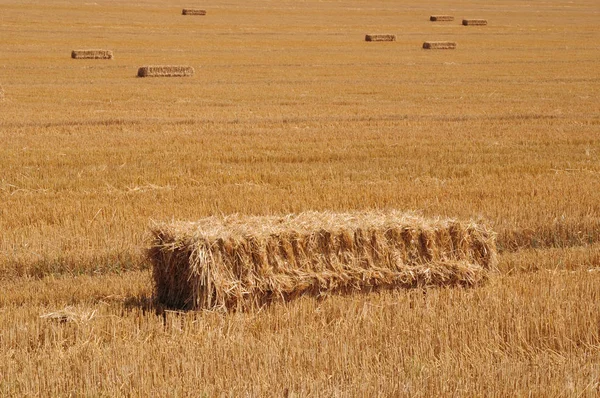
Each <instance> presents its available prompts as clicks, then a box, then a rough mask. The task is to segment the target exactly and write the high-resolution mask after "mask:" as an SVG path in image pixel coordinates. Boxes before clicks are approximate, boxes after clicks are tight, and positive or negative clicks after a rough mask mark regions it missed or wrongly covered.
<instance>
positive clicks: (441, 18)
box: [429, 15, 454, 22]
mask: <svg viewBox="0 0 600 398" xmlns="http://www.w3.org/2000/svg"><path fill="white" fill-rule="evenodd" d="M429 20H430V21H432V22H442V21H454V17H453V16H452V15H432V16H430V17H429Z"/></svg>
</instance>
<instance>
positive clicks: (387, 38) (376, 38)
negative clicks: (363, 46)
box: [365, 34, 396, 41]
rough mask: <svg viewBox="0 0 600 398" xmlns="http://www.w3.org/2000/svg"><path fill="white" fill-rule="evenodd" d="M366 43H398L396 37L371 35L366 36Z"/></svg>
mask: <svg viewBox="0 0 600 398" xmlns="http://www.w3.org/2000/svg"><path fill="white" fill-rule="evenodd" d="M365 41H396V35H390V34H370V35H365Z"/></svg>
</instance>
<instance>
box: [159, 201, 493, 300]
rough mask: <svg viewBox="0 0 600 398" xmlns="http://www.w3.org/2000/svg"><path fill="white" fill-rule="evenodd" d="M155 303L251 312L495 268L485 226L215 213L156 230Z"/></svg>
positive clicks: (465, 280)
mask: <svg viewBox="0 0 600 398" xmlns="http://www.w3.org/2000/svg"><path fill="white" fill-rule="evenodd" d="M151 234H152V241H151V243H150V247H149V249H148V251H147V255H148V258H149V259H150V261H151V263H152V265H153V278H154V286H155V297H156V299H157V301H158V302H159V303H162V305H164V306H166V307H169V308H175V309H182V310H203V309H206V310H231V309H233V310H244V309H253V308H259V307H261V306H262V305H264V304H267V303H270V302H272V301H287V300H290V299H294V298H296V297H299V296H302V295H310V296H322V295H325V294H329V293H352V292H359V291H363V292H365V291H366V292H369V291H372V290H378V289H398V288H415V287H431V286H465V287H470V286H476V285H478V284H480V283H482V282H484V281H485V280H486V279H487V276H488V273H489V271H490V270H494V269H496V264H497V260H496V243H495V239H496V238H495V236H496V235H495V234H494V233H493V232H492V231H491V230H489V229H487V228H486V227H485V226H483V225H479V224H475V223H472V222H460V221H456V220H449V219H446V220H438V219H425V218H422V217H419V216H416V215H413V214H406V213H401V212H387V213H379V212H365V213H327V212H325V213H318V212H307V213H301V214H299V215H288V216H285V217H276V216H265V217H256V216H254V217H251V216H237V215H233V216H228V217H209V218H205V219H202V220H200V221H198V222H176V223H165V224H157V225H155V226H153V227H152V229H151Z"/></svg>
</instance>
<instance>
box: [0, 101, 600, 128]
mask: <svg viewBox="0 0 600 398" xmlns="http://www.w3.org/2000/svg"><path fill="white" fill-rule="evenodd" d="M222 106H223V105H219V107H222ZM581 119H585V120H586V121H589V122H591V123H593V120H594V119H598V120H600V114H597V115H590V114H585V115H583V114H582V115H569V116H567V115H551V114H541V113H540V114H538V113H523V114H512V115H489V114H487V115H461V116H436V115H409V114H395V115H380V116H310V117H297V116H290V117H281V118H260V119H229V120H227V119H221V120H219V119H190V118H181V119H179V118H177V119H170V120H169V119H164V118H135V119H134V118H131V119H124V118H109V119H97V120H87V121H72V120H71V121H66V120H65V121H54V122H22V123H16V122H0V128H27V127H44V128H51V127H71V126H112V125H157V124H159V125H163V126H168V125H202V124H293V123H307V122H319V123H322V122H379V121H381V122H385V121H404V120H407V121H425V122H430V121H433V122H455V123H461V122H468V121H506V120H512V121H519V120H581Z"/></svg>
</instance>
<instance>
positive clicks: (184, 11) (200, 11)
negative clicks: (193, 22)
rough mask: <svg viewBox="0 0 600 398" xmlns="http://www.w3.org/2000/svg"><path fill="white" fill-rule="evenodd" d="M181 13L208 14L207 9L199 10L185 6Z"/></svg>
mask: <svg viewBox="0 0 600 398" xmlns="http://www.w3.org/2000/svg"><path fill="white" fill-rule="evenodd" d="M181 15H206V10H199V9H197V8H184V9H183V10H182V11H181Z"/></svg>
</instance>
